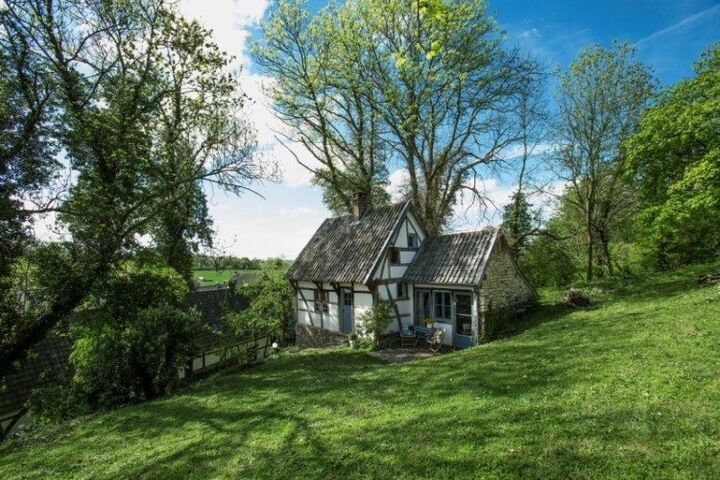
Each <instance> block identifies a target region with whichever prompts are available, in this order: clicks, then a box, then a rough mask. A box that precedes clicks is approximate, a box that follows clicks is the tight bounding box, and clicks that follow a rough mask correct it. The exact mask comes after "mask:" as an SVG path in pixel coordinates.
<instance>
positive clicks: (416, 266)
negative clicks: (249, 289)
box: [286, 198, 536, 347]
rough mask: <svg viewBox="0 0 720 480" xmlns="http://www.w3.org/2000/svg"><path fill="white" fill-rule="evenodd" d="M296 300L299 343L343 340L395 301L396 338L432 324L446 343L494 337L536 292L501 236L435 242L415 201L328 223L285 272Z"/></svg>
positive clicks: (491, 233) (357, 205)
mask: <svg viewBox="0 0 720 480" xmlns="http://www.w3.org/2000/svg"><path fill="white" fill-rule="evenodd" d="M286 276H287V278H288V279H289V280H290V281H291V283H292V284H293V286H294V288H295V291H296V297H297V326H296V333H297V338H298V343H299V344H300V345H302V346H319V345H327V344H333V343H341V342H342V341H344V339H345V336H346V335H348V334H349V333H350V332H352V331H353V330H355V329H356V327H357V326H358V325H359V322H361V316H362V314H363V313H364V312H365V311H367V310H368V309H370V308H372V306H373V304H374V303H375V302H378V301H389V302H390V304H391V305H392V311H393V317H394V318H393V320H394V321H393V322H392V323H391V326H390V329H389V331H390V332H399V331H400V330H401V329H402V330H405V329H407V328H409V327H410V326H411V325H415V326H424V325H425V324H426V321H427V319H431V321H432V322H434V323H433V324H434V327H435V328H442V329H443V330H444V331H445V334H444V339H443V341H444V343H445V344H447V345H450V346H455V347H468V346H471V345H475V344H477V343H479V342H483V341H485V340H488V339H489V338H490V337H491V336H492V333H493V331H494V330H495V329H496V327H497V326H498V324H499V323H500V322H502V321H503V320H505V319H507V318H509V317H511V316H512V315H513V314H515V313H516V312H517V311H518V310H520V309H522V308H525V306H527V305H528V304H530V303H532V302H533V301H534V300H535V298H536V295H535V291H534V289H533V288H532V286H531V285H530V283H529V282H528V281H527V279H526V278H525V277H524V276H523V275H522V273H521V272H520V270H519V269H518V267H517V264H516V263H515V260H514V258H513V256H512V253H511V251H510V249H509V247H508V245H507V242H506V241H505V239H504V237H503V235H502V234H501V232H500V230H499V229H497V228H486V229H484V230H480V231H476V232H466V233H457V234H452V235H442V236H438V237H429V236H428V234H427V232H426V230H425V228H424V226H423V224H422V222H421V221H420V220H419V218H418V217H417V215H416V214H415V213H414V211H413V209H412V207H411V206H410V204H409V203H404V204H396V205H391V206H386V207H380V208H377V209H374V210H372V211H367V212H366V211H365V209H364V202H363V201H362V199H361V198H356V200H355V202H354V208H353V214H352V215H347V216H343V217H336V218H328V219H327V220H325V222H323V224H322V225H321V226H320V228H319V229H318V230H317V232H316V233H315V235H313V237H312V239H311V240H310V242H308V244H307V245H306V246H305V248H304V249H303V250H302V252H301V253H300V255H299V256H298V258H297V260H296V261H295V262H294V263H293V265H292V266H291V267H290V269H289V270H288V272H287V274H286Z"/></svg>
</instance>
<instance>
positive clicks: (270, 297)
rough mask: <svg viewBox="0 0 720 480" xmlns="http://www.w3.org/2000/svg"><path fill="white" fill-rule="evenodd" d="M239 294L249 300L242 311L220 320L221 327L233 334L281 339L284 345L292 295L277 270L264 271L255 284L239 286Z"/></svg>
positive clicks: (291, 329)
mask: <svg viewBox="0 0 720 480" xmlns="http://www.w3.org/2000/svg"><path fill="white" fill-rule="evenodd" d="M238 290H239V292H240V293H241V294H242V295H243V296H245V297H247V298H249V299H250V305H248V308H246V309H245V310H242V311H240V312H233V313H229V314H227V315H225V316H224V317H223V324H224V325H226V326H227V327H229V328H230V330H231V332H232V333H233V334H234V335H238V336H241V337H251V338H256V337H260V336H266V335H271V336H277V337H280V340H281V343H284V341H285V340H286V337H287V336H288V335H290V334H291V333H292V331H293V328H294V325H291V324H290V321H291V319H292V318H293V300H294V296H295V292H294V290H293V289H292V287H291V286H290V283H288V281H287V280H285V278H284V277H283V274H282V271H280V270H266V271H264V272H263V275H262V277H261V278H260V280H258V281H257V282H252V283H250V284H248V285H245V286H239V287H238Z"/></svg>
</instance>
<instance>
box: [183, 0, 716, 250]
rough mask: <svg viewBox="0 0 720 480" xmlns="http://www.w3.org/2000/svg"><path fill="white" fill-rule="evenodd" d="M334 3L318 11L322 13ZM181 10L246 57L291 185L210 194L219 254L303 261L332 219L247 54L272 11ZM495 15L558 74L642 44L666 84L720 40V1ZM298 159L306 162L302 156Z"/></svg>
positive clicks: (270, 140) (499, 183)
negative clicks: (279, 133) (578, 58)
mask: <svg viewBox="0 0 720 480" xmlns="http://www.w3.org/2000/svg"><path fill="white" fill-rule="evenodd" d="M324 4H325V2H324V1H317V0H313V1H312V2H311V5H312V7H313V8H319V7H321V6H322V5H324ZM180 5H181V9H182V10H183V12H184V13H186V14H187V15H189V16H193V17H196V18H198V19H199V20H200V21H202V22H203V23H205V24H206V25H207V26H209V27H210V28H212V29H213V30H214V32H215V37H216V41H217V42H218V43H219V44H220V46H221V47H222V48H224V49H225V50H227V51H229V52H231V53H233V54H234V55H236V56H237V57H238V61H237V62H238V64H239V65H242V66H243V68H244V70H245V75H244V82H243V83H244V88H245V89H246V91H247V92H248V93H249V94H250V95H251V96H252V97H253V98H254V99H255V102H254V103H253V105H251V106H250V108H249V111H248V116H249V118H250V120H251V121H253V123H254V124H255V126H256V129H257V132H258V139H259V142H260V144H261V145H262V153H263V155H264V157H265V158H266V159H267V160H269V161H276V162H277V163H278V164H279V166H280V168H281V169H282V170H283V172H284V179H283V181H282V182H280V183H274V184H266V185H261V186H259V188H258V191H259V192H260V193H261V194H262V195H263V196H264V198H260V197H256V196H253V195H245V196H243V197H239V198H238V197H231V196H228V195H226V194H224V193H222V192H217V191H215V192H212V191H211V192H209V194H210V212H211V214H212V216H213V217H214V220H215V229H216V231H217V241H216V243H217V245H216V246H217V247H218V248H219V249H220V250H221V251H223V252H225V253H228V254H234V255H239V256H248V257H268V256H284V257H286V258H294V257H295V256H296V255H297V254H298V253H299V251H300V249H301V248H302V247H303V245H304V244H305V243H306V242H307V240H308V239H309V238H310V236H311V235H312V234H313V232H314V231H315V230H316V229H317V227H318V226H319V225H320V223H321V222H322V220H323V219H324V218H325V217H326V216H327V210H326V209H325V207H324V206H323V204H322V201H321V195H320V192H319V191H318V190H317V189H315V188H313V187H311V186H310V185H309V184H308V181H309V179H310V177H309V175H308V174H307V173H306V172H305V171H303V169H302V167H300V166H298V165H297V164H296V163H295V161H294V160H293V158H292V156H291V155H289V154H288V153H287V152H286V151H284V149H283V148H282V147H281V146H279V145H278V144H277V142H276V141H275V140H274V137H273V134H272V131H271V128H274V127H277V124H276V123H274V120H273V118H272V116H271V114H270V112H269V108H268V106H267V104H266V103H265V102H264V99H263V95H262V90H261V88H260V86H261V84H262V82H263V80H264V79H263V78H262V76H261V75H259V74H258V72H257V69H256V68H255V66H254V65H253V64H252V61H251V59H250V58H249V56H248V55H247V44H248V41H249V40H250V39H251V38H252V36H253V35H256V28H255V27H256V25H257V22H258V21H259V20H260V19H261V18H263V16H264V15H266V14H267V12H268V9H269V8H270V5H269V2H268V1H267V0H182V1H181V4H180ZM489 8H490V11H491V12H492V13H493V15H494V16H495V18H496V19H497V20H498V21H499V23H500V25H501V27H502V28H503V29H504V30H505V31H506V32H507V34H508V41H509V42H510V43H513V44H517V45H519V46H520V47H521V48H522V49H524V50H526V51H528V52H530V53H532V54H533V55H535V56H537V57H538V58H540V59H541V60H542V61H543V62H545V63H546V65H547V66H548V67H549V68H564V67H566V66H567V64H568V63H569V62H570V61H571V60H572V58H573V57H574V56H575V55H576V54H577V52H578V50H579V49H580V48H582V47H583V46H586V45H589V44H591V43H601V44H604V45H608V44H609V43H610V42H611V41H612V40H613V39H622V40H627V41H630V42H633V43H636V44H637V48H638V53H639V55H640V58H641V59H642V60H643V61H645V62H646V63H647V64H648V65H650V66H651V67H652V68H653V69H654V70H655V73H656V75H657V76H658V78H659V80H660V82H661V84H663V85H667V84H671V83H674V82H676V81H678V80H680V79H682V78H684V77H687V76H689V75H690V74H691V72H692V70H691V68H692V63H693V62H694V61H695V60H696V59H697V58H698V56H699V54H700V53H701V52H702V51H703V50H704V49H705V48H706V47H707V46H708V45H710V43H711V42H713V41H717V40H720V0H717V1H710V0H678V1H670V0H667V1H662V0H635V1H633V0H625V1H617V0H603V1H582V2H579V1H578V2H576V1H568V0H543V1H539V0H537V1H533V0H524V1H523V0H503V1H500V0H496V1H493V2H490V7H489ZM293 148H294V149H297V146H293ZM296 153H297V154H298V155H301V156H302V155H303V152H301V151H299V150H298V151H296ZM486 188H487V190H488V194H489V195H490V196H491V198H493V199H495V202H496V203H497V204H502V203H503V202H504V201H505V199H506V198H507V195H508V194H509V192H510V185H508V184H506V183H505V182H504V181H503V180H502V179H495V178H489V179H488V180H487V183H486ZM478 222H480V221H479V220H478Z"/></svg>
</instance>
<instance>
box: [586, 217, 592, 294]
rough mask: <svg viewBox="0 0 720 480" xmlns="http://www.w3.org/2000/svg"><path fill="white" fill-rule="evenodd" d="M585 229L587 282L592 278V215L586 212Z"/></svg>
mask: <svg viewBox="0 0 720 480" xmlns="http://www.w3.org/2000/svg"><path fill="white" fill-rule="evenodd" d="M586 231H587V267H586V268H587V269H586V271H585V278H586V280H587V281H588V282H591V281H592V279H593V234H592V216H591V215H590V214H588V216H587V221H586Z"/></svg>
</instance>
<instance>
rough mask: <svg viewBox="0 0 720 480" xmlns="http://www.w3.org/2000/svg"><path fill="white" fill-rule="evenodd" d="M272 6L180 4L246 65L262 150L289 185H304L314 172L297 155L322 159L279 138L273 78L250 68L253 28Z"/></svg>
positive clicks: (308, 160) (198, 0)
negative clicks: (270, 93)
mask: <svg viewBox="0 0 720 480" xmlns="http://www.w3.org/2000/svg"><path fill="white" fill-rule="evenodd" d="M269 6H270V2H269V0H253V1H237V0H213V2H212V8H209V7H208V2H207V0H183V1H182V2H180V4H179V8H180V11H181V12H182V13H183V14H184V15H185V16H187V17H189V18H195V19H197V20H198V21H200V22H201V23H202V24H203V25H205V26H206V27H208V28H211V29H212V31H213V38H214V40H215V42H216V43H217V44H218V45H219V46H220V48H221V49H223V50H225V51H226V52H228V53H230V54H232V55H233V56H235V57H236V66H238V67H242V69H243V70H242V73H241V76H240V82H241V85H242V89H243V92H244V93H245V94H247V96H248V97H249V98H250V101H249V102H248V103H247V104H246V105H245V113H246V115H247V117H248V118H249V120H250V121H251V122H252V124H253V125H254V127H255V130H256V134H257V141H258V147H259V150H260V153H261V155H262V156H263V157H264V158H265V159H266V160H267V161H270V162H275V163H276V164H277V165H278V166H279V168H280V171H281V173H282V177H283V181H284V182H285V184H286V185H288V186H289V187H300V186H304V185H309V184H310V180H312V173H311V172H310V171H309V170H308V169H307V168H305V167H303V166H302V165H300V164H299V163H298V162H297V160H296V158H295V155H297V157H298V158H299V159H300V161H302V162H303V163H304V164H306V165H308V166H310V167H311V168H313V167H316V166H318V162H317V161H316V160H315V159H314V157H312V155H311V154H310V152H308V151H307V149H305V147H304V146H303V145H302V144H300V143H298V142H284V143H285V144H286V145H287V147H288V148H289V149H290V150H292V152H293V153H294V154H295V155H293V154H292V153H290V152H289V151H288V148H285V147H284V146H282V145H281V144H280V143H279V142H278V141H277V138H276V135H277V134H278V132H280V133H283V132H285V126H284V125H283V124H282V122H280V121H279V120H278V119H277V118H276V117H275V115H274V114H273V111H272V108H271V106H270V101H269V99H268V98H267V96H266V95H265V93H264V91H263V89H264V87H265V86H266V85H267V84H268V83H269V82H270V81H271V79H270V78H268V77H266V76H263V75H258V74H255V73H251V72H250V71H251V64H252V58H251V57H250V55H249V51H248V50H249V44H250V38H251V34H252V30H253V29H254V28H256V27H257V26H258V23H259V22H260V21H261V20H262V19H263V17H264V16H265V13H266V12H267V9H268V8H269Z"/></svg>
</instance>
